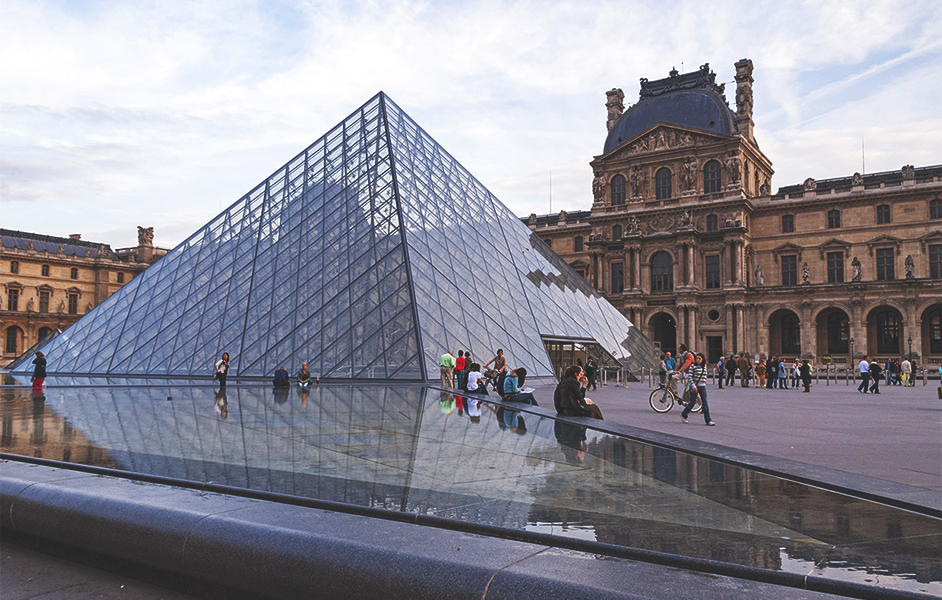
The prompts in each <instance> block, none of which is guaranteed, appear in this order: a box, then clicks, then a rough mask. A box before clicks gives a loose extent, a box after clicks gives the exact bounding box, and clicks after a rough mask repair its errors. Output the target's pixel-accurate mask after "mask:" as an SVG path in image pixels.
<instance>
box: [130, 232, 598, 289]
mask: <svg viewBox="0 0 942 600" xmlns="http://www.w3.org/2000/svg"><path fill="white" fill-rule="evenodd" d="M572 249H573V251H574V252H582V236H581V235H577V236H576V239H575V240H573V242H572ZM123 279H124V273H118V281H122V280H123Z"/></svg>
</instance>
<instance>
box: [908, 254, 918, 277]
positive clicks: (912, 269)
mask: <svg viewBox="0 0 942 600" xmlns="http://www.w3.org/2000/svg"><path fill="white" fill-rule="evenodd" d="M915 278H916V263H915V262H913V255H912V254H908V255H907V256H906V279H915Z"/></svg>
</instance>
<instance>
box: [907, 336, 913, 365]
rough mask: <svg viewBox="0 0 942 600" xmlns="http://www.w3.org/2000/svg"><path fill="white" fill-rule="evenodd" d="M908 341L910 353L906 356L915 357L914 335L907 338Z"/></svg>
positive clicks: (910, 358)
mask: <svg viewBox="0 0 942 600" xmlns="http://www.w3.org/2000/svg"><path fill="white" fill-rule="evenodd" d="M906 341H907V342H908V343H909V354H907V355H906V358H908V359H909V360H912V359H913V336H909V337H908V338H906Z"/></svg>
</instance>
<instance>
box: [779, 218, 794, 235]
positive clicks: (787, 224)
mask: <svg viewBox="0 0 942 600" xmlns="http://www.w3.org/2000/svg"><path fill="white" fill-rule="evenodd" d="M794 231H795V215H782V233H793V232H794Z"/></svg>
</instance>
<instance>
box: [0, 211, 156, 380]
mask: <svg viewBox="0 0 942 600" xmlns="http://www.w3.org/2000/svg"><path fill="white" fill-rule="evenodd" d="M153 240H154V231H153V228H147V229H144V228H140V227H139V228H138V245H137V246H136V247H133V248H123V249H119V250H116V251H114V250H112V249H111V246H109V245H108V244H100V243H97V242H87V241H83V240H82V236H81V235H80V234H73V235H70V236H69V237H67V238H61V237H53V236H49V235H39V234H36V233H27V232H23V231H11V230H8V229H0V287H2V288H3V298H2V304H0V331H2V332H3V342H2V343H3V355H2V358H0V366H5V365H8V364H9V363H10V362H11V361H12V360H13V359H15V358H16V357H17V356H19V355H20V354H22V353H23V352H25V351H26V350H27V349H29V348H30V347H32V346H33V345H35V344H36V343H37V342H39V341H40V340H42V339H43V338H45V337H46V336H47V335H49V334H50V333H53V332H54V331H57V330H58V331H63V330H65V329H66V328H68V327H69V326H70V325H72V324H73V323H75V322H76V321H78V320H79V319H80V318H81V317H82V316H84V315H85V314H87V313H89V312H91V311H92V309H93V308H95V307H96V306H98V305H99V304H101V303H102V302H103V301H104V300H105V299H106V298H108V297H109V296H110V295H111V294H113V293H115V292H116V291H118V290H119V289H120V288H121V287H122V286H124V284H126V283H127V282H129V281H131V279H133V278H134V277H135V276H136V275H138V274H139V273H141V272H142V271H144V270H145V269H146V268H147V267H149V266H150V265H151V264H153V263H154V262H155V261H156V260H157V259H158V258H160V257H161V256H163V255H164V254H166V253H167V250H165V249H163V248H157V247H155V246H154V245H153Z"/></svg>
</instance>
